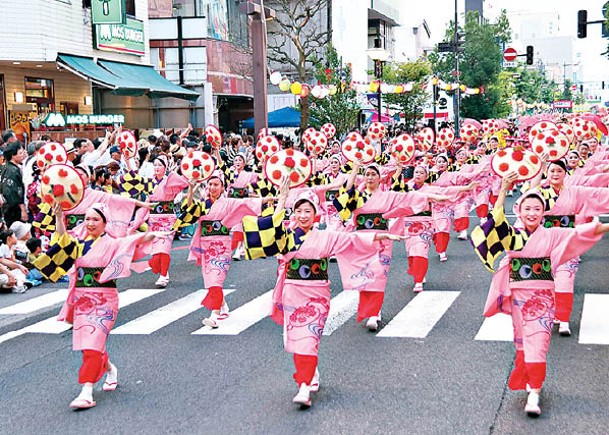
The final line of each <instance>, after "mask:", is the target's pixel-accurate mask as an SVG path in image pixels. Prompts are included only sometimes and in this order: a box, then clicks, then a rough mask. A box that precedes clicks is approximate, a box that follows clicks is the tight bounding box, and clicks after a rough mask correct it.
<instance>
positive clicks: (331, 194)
mask: <svg viewBox="0 0 609 435" xmlns="http://www.w3.org/2000/svg"><path fill="white" fill-rule="evenodd" d="M337 196H338V190H326V201H330V202H333V201H334V199H335V198H336V197H337Z"/></svg>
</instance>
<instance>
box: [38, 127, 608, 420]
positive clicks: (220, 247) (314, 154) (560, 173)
mask: <svg viewBox="0 0 609 435" xmlns="http://www.w3.org/2000/svg"><path fill="white" fill-rule="evenodd" d="M107 139H108V138H107ZM402 139H403V138H402ZM110 140H111V139H110ZM571 142H572V143H571V144H570V146H569V149H570V151H569V153H568V155H566V156H565V157H566V158H565V159H550V156H549V154H548V152H546V151H547V150H546V151H544V152H542V153H540V154H539V160H540V162H539V170H538V171H537V175H536V176H535V177H534V178H532V179H531V178H530V177H524V176H523V175H522V174H523V171H522V170H519V169H518V166H517V164H518V162H519V160H520V159H521V158H522V156H519V155H518V154H517V153H518V152H520V151H518V150H516V152H514V153H513V155H512V161H508V162H507V163H506V165H507V166H505V167H503V169H502V170H503V171H504V173H503V174H502V176H499V175H498V173H497V171H495V170H493V167H492V164H491V163H492V160H493V157H494V156H495V155H496V154H497V153H501V156H502V158H504V157H503V156H504V154H505V153H504V152H502V150H505V149H509V148H510V147H508V148H506V147H505V143H503V144H499V140H498V138H497V136H490V137H488V138H486V140H484V141H483V140H477V141H474V142H470V143H461V142H458V141H455V142H453V143H451V144H449V145H448V146H444V147H441V146H437V145H434V147H432V148H431V149H425V150H424V151H421V149H422V148H421V147H418V149H419V151H413V152H412V154H411V155H409V156H408V158H407V159H405V158H400V156H401V155H402V154H400V152H402V150H401V149H399V147H397V148H398V151H400V152H396V147H395V146H391V142H390V141H388V138H378V140H372V141H370V140H365V145H366V146H367V147H369V146H372V147H374V156H373V158H371V159H367V160H366V159H364V158H360V157H356V158H351V159H348V158H347V157H349V156H351V155H352V154H350V153H349V152H345V148H344V144H343V149H342V152H341V148H340V144H338V145H336V144H328V146H327V149H323V150H319V149H317V148H316V147H311V148H310V149H309V153H308V154H305V153H303V152H301V151H298V150H294V149H292V148H287V149H283V150H280V151H278V152H277V153H274V154H271V153H264V152H260V153H259V154H258V152H256V154H257V158H256V159H255V160H256V162H255V163H254V164H253V165H250V163H252V156H251V155H246V154H236V155H235V156H234V157H233V160H232V162H231V163H232V164H231V165H229V164H227V163H226V162H225V161H224V159H223V157H222V156H221V155H220V153H219V148H218V147H217V146H212V147H210V146H209V145H207V146H206V148H205V151H206V153H205V156H206V157H205V158H207V157H210V156H211V158H213V161H214V165H213V167H208V168H205V169H201V172H205V171H207V173H205V174H204V176H203V175H201V174H197V176H195V175H193V171H187V166H188V165H185V164H184V165H181V164H180V162H177V161H174V159H172V157H171V156H167V155H166V154H163V153H159V154H157V155H153V156H152V158H151V159H150V160H151V161H152V162H153V167H154V171H153V176H152V177H151V178H147V177H146V176H144V175H142V173H141V172H140V171H139V165H138V160H137V159H135V158H126V159H124V161H125V165H126V169H127V170H126V171H125V173H124V174H123V175H122V176H121V179H120V182H119V183H118V187H119V189H120V190H121V192H120V193H121V194H112V193H108V192H104V191H101V190H95V189H93V188H91V186H90V183H91V171H90V168H89V167H87V166H86V165H78V166H75V167H72V169H73V171H74V173H76V174H78V177H80V180H82V183H83V184H84V190H82V192H80V194H81V196H82V197H81V198H80V199H79V201H78V203H77V204H71V205H70V206H67V205H66V204H63V203H60V202H59V200H58V199H57V197H55V198H51V200H49V199H48V198H47V202H48V201H51V203H48V204H46V207H43V209H42V212H41V214H40V215H39V216H38V218H37V220H36V223H35V226H36V227H37V228H38V229H40V230H41V231H48V232H50V233H52V238H51V242H50V245H49V248H48V250H47V251H46V253H45V254H43V255H41V256H40V257H39V258H37V259H36V261H35V263H34V264H35V266H36V267H37V268H38V269H39V270H40V271H41V272H42V273H43V275H44V276H45V277H47V278H48V279H51V280H53V281H56V280H58V279H59V278H61V277H63V276H64V275H66V274H67V275H68V276H69V295H68V298H67V300H66V301H65V303H64V306H63V308H62V310H61V313H60V316H59V319H60V320H63V321H66V322H70V323H72V324H73V332H72V338H73V350H77V351H82V365H81V368H80V370H79V373H78V382H79V384H81V385H82V390H81V392H80V394H79V395H78V396H77V397H76V398H75V399H74V400H73V401H72V402H71V403H70V407H71V408H74V409H87V408H91V407H93V406H95V405H96V402H95V400H94V398H93V387H94V385H95V384H96V383H97V382H98V381H100V380H101V379H102V378H103V377H104V376H105V378H104V382H103V387H102V389H103V390H104V391H112V390H115V389H116V388H117V386H118V385H119V378H118V370H117V367H116V366H115V365H114V364H112V363H111V361H110V358H109V355H108V351H107V347H106V344H107V339H108V335H109V333H110V331H111V329H112V327H113V325H114V322H115V321H116V318H117V315H118V310H119V304H118V292H117V280H118V279H120V278H125V277H128V276H129V275H130V273H131V271H136V272H144V270H150V269H151V270H152V271H153V273H154V274H156V275H158V279H157V281H156V283H155V284H156V285H157V286H159V287H166V286H168V285H170V279H169V267H170V262H171V244H172V241H173V239H174V235H175V232H176V231H179V230H181V229H183V228H186V227H189V226H192V225H195V226H196V230H195V232H194V236H193V237H192V240H191V242H190V251H189V257H188V259H189V260H194V261H195V262H196V264H197V265H198V266H200V268H201V274H202V276H203V282H204V286H205V289H206V290H207V293H206V296H205V298H204V299H203V300H202V301H201V304H202V305H203V306H204V307H205V308H207V309H208V310H209V315H208V316H207V317H206V318H205V319H203V324H204V325H206V326H207V327H209V328H222V321H223V320H224V319H226V318H227V317H229V316H230V315H231V314H230V311H229V307H228V305H227V303H226V300H225V297H224V293H223V283H224V281H225V279H226V276H227V274H228V272H229V270H230V265H231V260H232V257H233V256H234V255H235V253H236V255H237V256H238V255H239V252H240V250H244V253H245V257H246V258H247V259H248V260H255V259H258V258H266V257H272V256H274V257H276V258H277V260H278V269H277V283H276V285H275V289H274V291H273V298H272V306H270V307H269V315H270V317H271V318H272V319H273V321H275V322H277V323H278V324H280V325H282V326H283V335H284V337H283V338H284V344H285V350H286V352H288V353H291V354H293V360H294V366H295V373H294V375H293V376H294V380H295V381H296V384H297V387H298V392H297V394H296V396H294V398H293V402H294V403H296V404H298V405H300V406H302V407H309V406H311V393H314V392H316V391H318V389H319V388H320V375H319V370H318V350H319V342H320V339H321V337H322V333H323V330H324V326H325V322H326V320H327V318H328V313H329V309H330V281H329V279H328V267H329V263H330V261H332V260H336V261H337V264H338V268H339V271H340V276H341V281H342V287H343V289H344V290H351V291H357V292H358V294H359V302H358V307H357V321H358V322H363V324H364V325H365V327H366V328H367V329H369V330H372V331H376V330H377V328H378V327H379V321H380V320H381V312H382V306H383V301H384V295H385V289H386V284H387V275H388V271H389V268H390V266H391V260H392V245H393V243H394V242H396V241H399V242H403V243H405V247H406V252H407V258H408V270H407V271H406V273H407V274H409V275H411V276H412V279H413V280H412V281H411V282H413V287H412V290H413V292H415V293H419V292H421V291H424V286H425V277H426V274H427V270H428V267H429V266H428V258H429V250H430V247H431V246H432V245H434V246H435V250H436V252H437V254H438V256H439V260H440V261H441V262H442V263H441V267H446V266H447V265H450V262H448V263H445V262H446V261H448V260H449V258H448V257H447V255H446V250H447V246H448V244H449V241H450V231H451V227H452V228H454V230H455V231H456V232H457V233H458V238H459V239H468V238H469V239H470V241H471V243H472V245H473V248H474V252H475V253H476V254H477V255H478V256H479V257H480V259H481V260H482V262H483V264H484V266H486V268H487V269H488V270H489V271H492V272H493V274H494V275H493V279H492V284H491V287H490V290H489V296H488V300H487V303H486V306H485V307H484V315H485V316H492V315H494V314H496V313H507V314H509V315H511V317H512V322H513V326H514V344H515V347H516V355H515V363H514V368H513V370H512V373H511V375H510V378H509V382H508V385H509V387H510V388H511V389H515V390H527V391H528V397H527V401H526V406H525V412H526V413H527V414H528V415H531V416H536V415H540V413H541V409H540V406H539V397H540V392H541V389H542V386H543V383H544V380H545V377H546V356H547V352H548V349H549V343H550V338H551V335H552V329H553V326H554V324H558V325H559V326H558V327H559V332H560V334H561V335H565V336H568V335H570V334H571V331H570V325H569V319H570V315H571V311H572V305H573V291H574V280H575V274H576V272H577V270H578V264H579V257H578V256H579V255H581V254H582V253H584V252H585V251H587V250H588V249H590V248H591V247H592V246H594V244H595V243H596V242H597V241H598V240H600V238H601V236H602V234H603V233H605V232H607V231H609V224H602V223H600V222H599V221H598V219H596V218H595V217H596V216H598V215H599V214H602V213H606V212H608V211H609V188H608V187H607V186H609V172H608V170H609V165H608V163H609V151H608V150H607V149H606V148H605V147H604V146H602V145H600V144H599V141H598V139H597V138H596V137H594V138H592V139H586V140H585V141H579V142H578V140H577V139H574V140H572V141H571ZM580 142H581V143H580ZM396 143H397V142H396ZM520 144H521V145H518V146H522V148H523V151H527V149H528V148H530V147H531V145H530V144H528V143H527V142H525V141H523V142H521V143H520ZM212 145H214V144H213V143H212ZM385 145H386V146H385ZM394 145H395V144H394ZM582 147H583V148H588V150H587V152H581V153H580V152H578V151H580V148H582ZM511 148H514V149H516V148H517V146H513V147H511ZM360 150H362V151H365V148H363V147H360ZM257 151H258V150H257ZM590 151H592V152H591V153H590ZM200 152H203V151H200ZM527 152H528V151H527ZM360 156H361V154H360ZM190 157H192V155H191V156H190ZM186 160H187V159H186V157H185V158H184V159H183V162H185V161H186ZM192 161H193V160H192V158H191V160H189V162H191V163H192ZM364 162H365V163H364ZM512 163H513V166H509V165H511V164H512ZM67 166H69V165H67ZM48 168H52V166H49V167H48ZM277 168H279V169H277ZM47 170H48V169H47ZM45 173H46V174H47V180H46V182H47V183H51V184H52V183H53V179H51V178H52V177H51V175H52V174H53V172H52V171H50V170H48V172H47V171H45ZM65 173H67V172H66V171H64V174H65ZM59 174H62V172H61V171H59ZM61 176H63V175H61ZM525 179H526V181H525V182H524V185H521V183H522V182H523V181H524V180H525ZM520 187H522V195H520V197H519V198H518V200H517V201H516V204H515V206H514V211H515V214H516V216H517V221H516V222H515V223H509V222H508V221H507V219H506V216H505V211H504V202H505V199H506V196H507V195H511V193H512V191H513V190H514V189H516V188H520ZM183 191H186V193H185V198H184V200H183V201H182V204H180V205H179V206H178V204H174V198H175V197H176V196H177V195H178V194H180V192H183ZM62 192H63V191H62ZM74 192H76V190H74ZM43 199H44V197H43ZM178 208H179V210H178ZM472 209H475V211H476V214H477V216H478V218H479V220H480V223H479V225H477V226H475V228H474V229H473V231H472V232H471V234H470V235H469V237H468V234H467V231H468V228H469V226H470V222H469V213H470V211H471V210H472ZM476 223H477V222H476ZM504 253H505V255H504V256H503V259H502V260H501V262H500V263H499V264H498V266H497V267H496V266H495V260H497V259H498V258H499V257H500V256H501V255H502V254H504ZM144 257H147V258H148V261H147V262H136V260H138V259H141V258H144ZM249 267H251V268H256V262H255V261H253V262H252V263H251V265H249ZM480 272H481V273H483V267H482V266H481V268H480ZM404 278H406V277H405V276H404ZM197 287H198V286H194V285H193V288H197ZM481 310H482V307H481Z"/></svg>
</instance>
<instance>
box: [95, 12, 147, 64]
mask: <svg viewBox="0 0 609 435" xmlns="http://www.w3.org/2000/svg"><path fill="white" fill-rule="evenodd" d="M93 33H94V34H93V48H96V49H98V50H103V51H116V52H119V53H126V54H134V55H136V56H143V55H144V54H146V40H145V39H144V22H143V21H140V20H135V19H133V18H127V22H126V23H125V24H98V25H96V26H95V31H94V32H93Z"/></svg>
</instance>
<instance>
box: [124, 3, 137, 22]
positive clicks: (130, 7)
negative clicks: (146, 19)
mask: <svg viewBox="0 0 609 435" xmlns="http://www.w3.org/2000/svg"><path fill="white" fill-rule="evenodd" d="M125 13H126V14H127V15H131V16H132V17H134V18H135V0H125Z"/></svg>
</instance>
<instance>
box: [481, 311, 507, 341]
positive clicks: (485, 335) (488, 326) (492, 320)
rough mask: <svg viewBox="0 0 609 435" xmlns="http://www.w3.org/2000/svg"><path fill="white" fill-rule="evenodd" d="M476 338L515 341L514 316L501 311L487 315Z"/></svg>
mask: <svg viewBox="0 0 609 435" xmlns="http://www.w3.org/2000/svg"><path fill="white" fill-rule="evenodd" d="M474 340H481V341H514V327H513V326H512V316H510V315H509V314H504V313H499V314H495V315H494V316H492V317H486V318H485V319H484V322H482V326H480V329H479V330H478V333H477V334H476V337H474Z"/></svg>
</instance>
